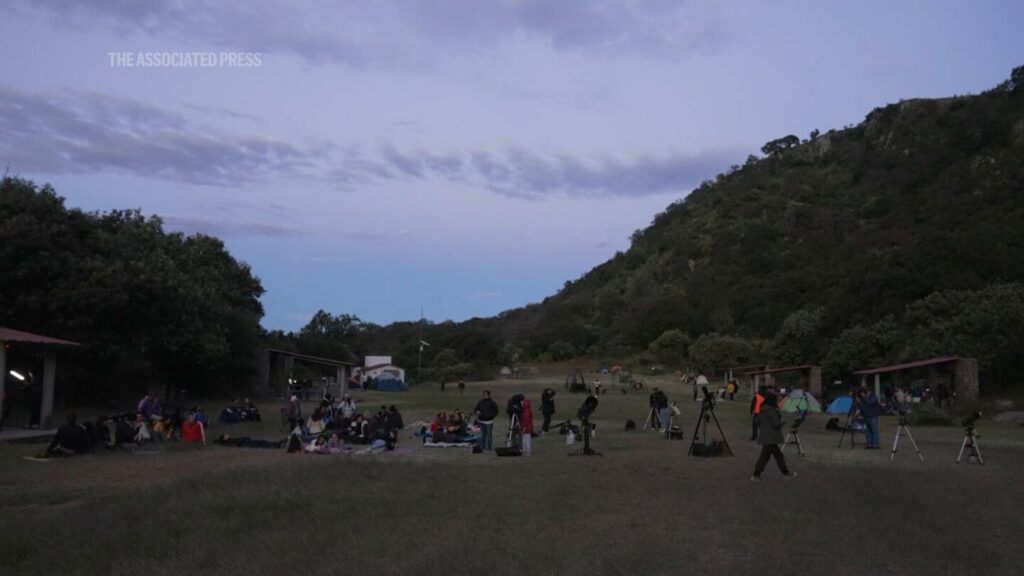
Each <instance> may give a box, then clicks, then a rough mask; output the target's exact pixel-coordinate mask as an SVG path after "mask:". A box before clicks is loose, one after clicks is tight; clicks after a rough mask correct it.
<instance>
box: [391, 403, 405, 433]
mask: <svg viewBox="0 0 1024 576" xmlns="http://www.w3.org/2000/svg"><path fill="white" fill-rule="evenodd" d="M388 427H389V428H391V429H393V430H401V429H403V428H405V422H404V421H403V420H402V415H401V413H399V412H398V408H395V405H394V404H392V405H391V407H390V408H388Z"/></svg>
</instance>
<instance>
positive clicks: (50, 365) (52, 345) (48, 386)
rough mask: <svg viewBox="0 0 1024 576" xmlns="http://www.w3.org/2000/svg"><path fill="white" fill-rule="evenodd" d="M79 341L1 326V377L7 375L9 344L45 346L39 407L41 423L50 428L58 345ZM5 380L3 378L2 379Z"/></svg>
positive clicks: (0, 395)
mask: <svg viewBox="0 0 1024 576" xmlns="http://www.w3.org/2000/svg"><path fill="white" fill-rule="evenodd" d="M79 345H80V344H79V343H78V342H72V341H70V340H61V339H60V338H53V337H51V336H42V335H40V334H32V333H31V332H22V331H21V330H14V329H11V328H4V327H0V378H6V377H7V348H8V347H9V346H42V347H43V402H42V406H41V407H40V409H39V425H40V427H41V428H49V427H50V425H51V424H52V422H51V421H52V419H53V394H54V382H55V381H56V377H57V352H56V349H57V347H58V346H79ZM0 382H3V380H0ZM2 412H3V395H2V394H0V413H2Z"/></svg>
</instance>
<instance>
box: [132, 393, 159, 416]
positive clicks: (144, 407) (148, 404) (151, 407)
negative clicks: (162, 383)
mask: <svg viewBox="0 0 1024 576" xmlns="http://www.w3.org/2000/svg"><path fill="white" fill-rule="evenodd" d="M135 412H136V413H137V414H142V416H143V417H144V418H145V419H146V420H152V419H154V418H162V417H163V405H162V404H160V399H159V398H157V396H156V392H155V391H153V390H150V391H149V392H148V393H147V394H146V395H145V396H143V397H142V400H139V404H138V406H136V407H135Z"/></svg>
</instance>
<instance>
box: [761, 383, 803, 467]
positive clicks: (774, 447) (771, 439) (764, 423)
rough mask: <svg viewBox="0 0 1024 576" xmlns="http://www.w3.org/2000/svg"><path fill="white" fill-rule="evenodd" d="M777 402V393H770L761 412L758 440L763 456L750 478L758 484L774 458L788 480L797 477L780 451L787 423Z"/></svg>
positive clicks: (765, 397) (766, 396) (766, 395)
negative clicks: (784, 425)
mask: <svg viewBox="0 0 1024 576" xmlns="http://www.w3.org/2000/svg"><path fill="white" fill-rule="evenodd" d="M777 402H778V399H777V398H776V397H775V393H773V392H768V393H767V394H765V396H764V401H763V406H762V407H761V410H760V415H761V418H760V420H761V422H760V424H761V431H760V435H759V436H758V438H757V440H758V443H759V444H761V456H760V457H758V459H757V464H756V465H755V466H754V475H753V476H751V477H750V479H751V480H754V481H757V482H759V481H760V480H761V473H762V472H764V467H765V466H767V465H768V460H770V459H771V458H772V457H773V456H774V457H775V463H776V464H778V465H779V471H780V472H782V475H783V476H785V477H786V478H795V477H796V472H791V471H790V470H789V468H787V467H786V458H785V456H783V455H782V450H779V444H782V426H783V424H785V421H783V420H782V414H779V408H778V406H777V405H776V403H777Z"/></svg>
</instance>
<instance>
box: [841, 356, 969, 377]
mask: <svg viewBox="0 0 1024 576" xmlns="http://www.w3.org/2000/svg"><path fill="white" fill-rule="evenodd" d="M959 359H960V357H959V356H940V357H938V358H929V359H927V360H915V361H913V362H904V363H903V364H892V365H890V366H880V367H878V368H868V369H866V370H857V371H855V372H854V374H858V375H868V374H886V373H888V372H899V371H900V370H909V369H911V368H920V367H922V366H933V365H935V364H946V363H947V362H955V361H957V360H959Z"/></svg>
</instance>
